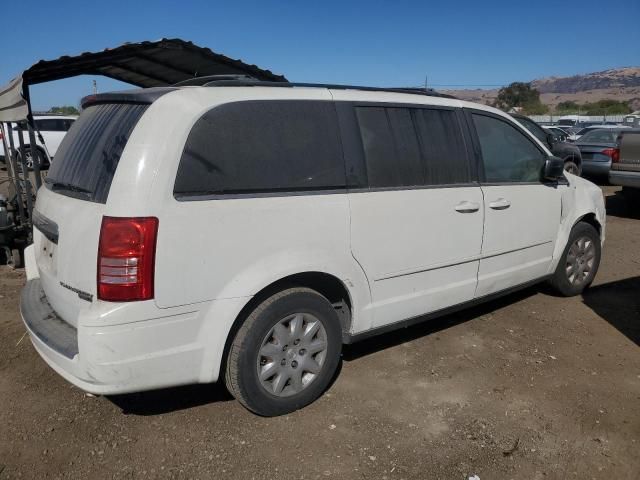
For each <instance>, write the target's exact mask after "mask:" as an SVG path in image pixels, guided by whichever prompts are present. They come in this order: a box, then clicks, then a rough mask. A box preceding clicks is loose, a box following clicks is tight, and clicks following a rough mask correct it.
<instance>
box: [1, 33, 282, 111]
mask: <svg viewBox="0 0 640 480" xmlns="http://www.w3.org/2000/svg"><path fill="white" fill-rule="evenodd" d="M77 75H104V76H105V77H109V78H113V79H115V80H120V81H122V82H125V83H130V84H132V85H135V86H137V87H161V86H167V85H172V84H174V83H177V82H181V81H184V80H188V79H190V78H194V77H200V76H205V75H250V76H252V77H254V78H256V79H258V80H265V81H271V82H286V81H287V79H286V78H285V77H284V76H282V75H276V74H274V73H272V72H270V71H269V70H263V69H261V68H258V67H257V66H256V65H251V64H248V63H244V62H242V61H241V60H234V59H233V58H229V57H227V56H225V55H221V54H219V53H215V52H213V51H212V50H210V49H209V48H204V47H199V46H197V45H194V44H193V43H192V42H187V41H184V40H181V39H179V38H163V39H161V40H158V41H155V42H138V43H125V44H123V45H120V46H119V47H115V48H107V49H105V50H102V51H100V52H84V53H81V54H80V55H75V56H68V55H65V56H62V57H60V58H57V59H55V60H40V61H39V62H38V63H36V64H34V65H32V66H31V67H29V68H28V69H27V70H25V71H24V72H22V74H21V75H20V76H18V77H17V78H15V79H13V80H12V81H11V82H9V83H8V84H7V85H5V86H2V87H0V121H18V120H22V119H24V118H25V117H26V115H27V108H28V107H27V102H23V101H22V99H24V97H27V95H28V94H27V93H26V91H25V90H27V89H28V86H29V85H35V84H38V83H44V82H51V81H54V80H61V79H63V78H69V77H75V76H77ZM26 100H27V101H28V98H27V99H26Z"/></svg>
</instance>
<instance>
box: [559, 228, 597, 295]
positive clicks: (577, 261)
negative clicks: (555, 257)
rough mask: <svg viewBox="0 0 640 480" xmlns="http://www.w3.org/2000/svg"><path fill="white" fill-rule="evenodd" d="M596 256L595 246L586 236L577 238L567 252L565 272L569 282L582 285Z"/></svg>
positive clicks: (588, 275)
mask: <svg viewBox="0 0 640 480" xmlns="http://www.w3.org/2000/svg"><path fill="white" fill-rule="evenodd" d="M595 258H596V246H595V244H594V243H593V240H591V239H590V238H588V237H580V238H578V239H577V240H576V241H575V242H573V244H572V245H571V247H570V248H569V253H568V254H567V264H566V272H567V279H568V280H569V283H571V284H573V285H582V284H584V283H586V282H587V280H588V279H589V277H590V276H591V272H592V271H593V263H594V262H595Z"/></svg>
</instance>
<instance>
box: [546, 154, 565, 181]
mask: <svg viewBox="0 0 640 480" xmlns="http://www.w3.org/2000/svg"><path fill="white" fill-rule="evenodd" d="M563 175H564V161H563V160H562V159H561V158H558V157H548V158H547V159H546V160H545V162H544V172H543V174H542V178H543V180H551V181H555V180H558V179H559V178H561V177H562V176H563Z"/></svg>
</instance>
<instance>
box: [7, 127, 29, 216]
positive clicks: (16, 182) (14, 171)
mask: <svg viewBox="0 0 640 480" xmlns="http://www.w3.org/2000/svg"><path fill="white" fill-rule="evenodd" d="M5 125H6V128H4V133H3V137H4V140H3V141H4V142H5V147H4V152H5V157H6V156H7V155H9V163H7V165H10V166H11V173H10V177H11V180H12V181H13V186H14V187H15V189H16V195H17V198H16V203H17V204H18V215H19V216H20V223H22V224H23V225H24V222H25V221H26V220H27V217H26V216H25V214H24V205H23V200H22V192H21V190H20V177H19V174H18V161H17V159H16V149H15V148H14V143H13V128H12V127H11V124H10V123H9V122H7V123H5ZM7 139H8V140H9V148H7V146H6V141H7Z"/></svg>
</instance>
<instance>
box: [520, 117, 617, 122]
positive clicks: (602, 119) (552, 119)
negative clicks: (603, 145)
mask: <svg viewBox="0 0 640 480" xmlns="http://www.w3.org/2000/svg"><path fill="white" fill-rule="evenodd" d="M565 116H568V115H529V118H530V119H531V120H533V121H534V122H537V123H558V120H559V119H560V118H562V117H565ZM625 116H626V115H580V121H581V122H603V123H604V122H616V123H622V122H623V119H624V117H625Z"/></svg>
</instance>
